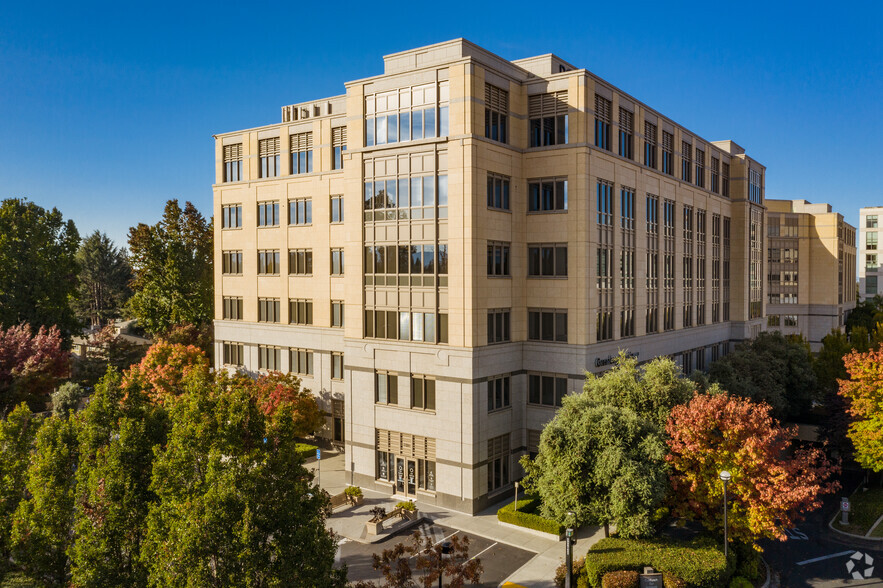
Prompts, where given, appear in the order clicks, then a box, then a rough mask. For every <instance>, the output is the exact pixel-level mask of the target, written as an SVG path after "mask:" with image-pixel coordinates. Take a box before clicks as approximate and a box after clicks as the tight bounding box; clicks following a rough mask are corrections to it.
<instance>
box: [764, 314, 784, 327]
mask: <svg viewBox="0 0 883 588" xmlns="http://www.w3.org/2000/svg"><path fill="white" fill-rule="evenodd" d="M780 318H781V317H780V316H779V315H777V314H771V315H768V316H767V317H766V326H768V327H778V326H781V321H780Z"/></svg>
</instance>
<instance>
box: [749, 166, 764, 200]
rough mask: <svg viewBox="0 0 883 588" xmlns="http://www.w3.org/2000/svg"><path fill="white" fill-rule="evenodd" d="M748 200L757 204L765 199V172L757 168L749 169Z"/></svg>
mask: <svg viewBox="0 0 883 588" xmlns="http://www.w3.org/2000/svg"><path fill="white" fill-rule="evenodd" d="M748 200H750V201H751V202H754V203H755V204H760V203H761V201H762V200H763V174H762V173H761V172H760V171H758V170H756V169H749V170H748Z"/></svg>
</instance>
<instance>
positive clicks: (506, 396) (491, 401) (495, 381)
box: [487, 376, 511, 412]
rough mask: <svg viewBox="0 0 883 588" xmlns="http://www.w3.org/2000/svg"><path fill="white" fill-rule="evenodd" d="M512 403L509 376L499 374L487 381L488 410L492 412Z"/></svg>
mask: <svg viewBox="0 0 883 588" xmlns="http://www.w3.org/2000/svg"><path fill="white" fill-rule="evenodd" d="M510 405H511V394H510V383H509V376H497V377H495V378H489V379H488V381H487V411H488V412H492V411H495V410H500V409H501V408H507V407H508V406H510Z"/></svg>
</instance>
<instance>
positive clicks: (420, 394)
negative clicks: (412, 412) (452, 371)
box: [411, 375, 435, 410]
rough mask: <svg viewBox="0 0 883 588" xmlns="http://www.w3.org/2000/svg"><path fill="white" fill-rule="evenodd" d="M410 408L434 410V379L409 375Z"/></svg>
mask: <svg viewBox="0 0 883 588" xmlns="http://www.w3.org/2000/svg"><path fill="white" fill-rule="evenodd" d="M411 408H416V409H418V410H435V380H433V379H430V378H427V377H426V376H413V375H412V376H411Z"/></svg>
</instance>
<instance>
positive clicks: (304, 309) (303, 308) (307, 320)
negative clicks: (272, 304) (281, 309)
mask: <svg viewBox="0 0 883 588" xmlns="http://www.w3.org/2000/svg"><path fill="white" fill-rule="evenodd" d="M288 322H289V323H291V324H292V325H312V324H313V301H312V300H307V299H305V298H292V299H291V300H289V301H288Z"/></svg>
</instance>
